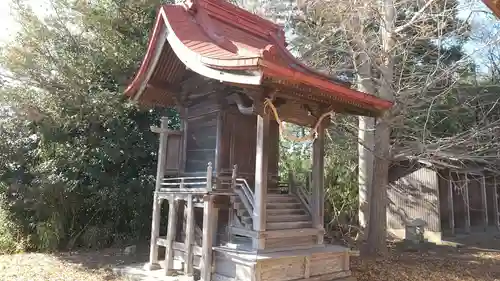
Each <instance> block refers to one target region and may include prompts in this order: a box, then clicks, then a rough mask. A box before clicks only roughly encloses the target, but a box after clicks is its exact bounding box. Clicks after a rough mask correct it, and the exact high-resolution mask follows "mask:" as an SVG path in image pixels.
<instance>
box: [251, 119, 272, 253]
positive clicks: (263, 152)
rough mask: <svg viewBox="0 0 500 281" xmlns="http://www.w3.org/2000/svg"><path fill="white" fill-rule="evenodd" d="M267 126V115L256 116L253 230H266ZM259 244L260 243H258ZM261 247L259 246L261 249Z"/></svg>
mask: <svg viewBox="0 0 500 281" xmlns="http://www.w3.org/2000/svg"><path fill="white" fill-rule="evenodd" d="M269 125H270V118H269V115H268V114H264V115H263V116H261V115H257V143H256V145H257V147H256V155H255V204H254V206H255V209H254V214H253V229H254V230H255V231H265V230H266V203H267V202H266V201H267V184H268V165H269V160H268V158H269ZM259 244H261V243H259ZM262 246H263V245H260V246H259V248H261V247H262Z"/></svg>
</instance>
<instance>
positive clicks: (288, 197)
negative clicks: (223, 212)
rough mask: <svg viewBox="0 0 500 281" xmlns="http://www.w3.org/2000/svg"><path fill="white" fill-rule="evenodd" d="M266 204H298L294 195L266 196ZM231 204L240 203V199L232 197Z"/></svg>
mask: <svg viewBox="0 0 500 281" xmlns="http://www.w3.org/2000/svg"><path fill="white" fill-rule="evenodd" d="M266 201H267V203H268V204H269V203H274V202H284V203H286V202H290V203H300V202H299V200H298V199H297V197H295V196H294V195H288V194H285V195H283V194H268V195H267V198H266ZM233 202H235V203H240V202H241V199H240V197H238V196H235V197H233Z"/></svg>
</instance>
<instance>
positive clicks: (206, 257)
mask: <svg viewBox="0 0 500 281" xmlns="http://www.w3.org/2000/svg"><path fill="white" fill-rule="evenodd" d="M203 199H204V203H203V238H202V249H201V251H202V253H201V266H200V267H201V270H200V271H201V272H200V273H201V278H200V279H201V281H210V280H211V277H212V246H213V239H214V238H213V236H214V232H215V231H214V228H215V226H216V221H215V215H214V214H215V211H216V210H215V208H214V202H213V198H212V196H210V195H208V196H205V197H204V198H203Z"/></svg>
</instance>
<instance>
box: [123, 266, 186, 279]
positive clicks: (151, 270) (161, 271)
mask: <svg viewBox="0 0 500 281" xmlns="http://www.w3.org/2000/svg"><path fill="white" fill-rule="evenodd" d="M164 264H165V263H164V261H161V262H160V263H159V264H152V265H151V264H150V263H146V264H144V263H136V264H131V265H127V266H119V267H115V268H113V273H114V274H116V275H119V276H123V277H126V278H127V280H131V281H194V277H193V276H185V275H181V274H177V273H176V272H173V273H174V275H176V274H177V275H176V276H166V274H165V267H164ZM181 267H182V264H181V263H180V262H179V261H174V268H176V269H179V270H180V269H181Z"/></svg>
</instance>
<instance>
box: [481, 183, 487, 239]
mask: <svg viewBox="0 0 500 281" xmlns="http://www.w3.org/2000/svg"><path fill="white" fill-rule="evenodd" d="M481 203H482V204H481V206H482V207H483V223H484V231H486V230H487V228H488V199H487V197H486V179H485V177H484V175H483V176H482V177H481Z"/></svg>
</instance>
